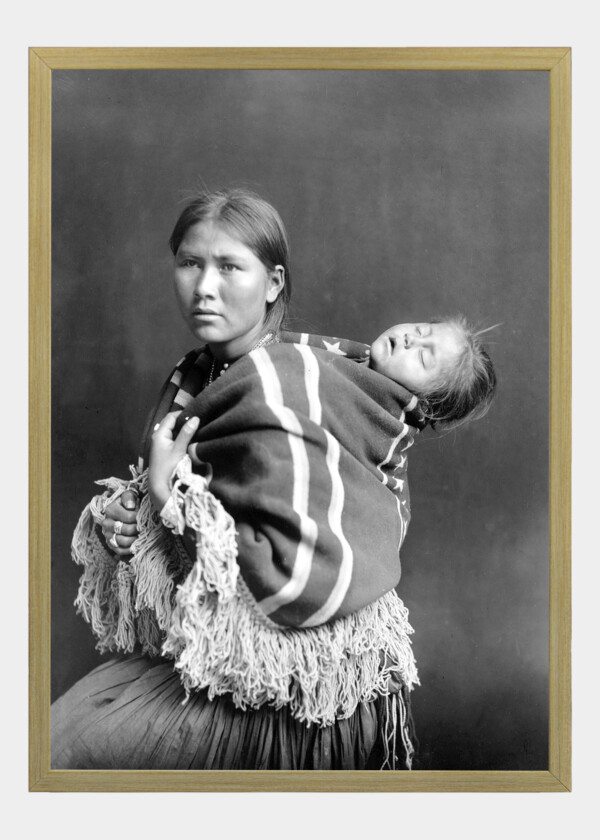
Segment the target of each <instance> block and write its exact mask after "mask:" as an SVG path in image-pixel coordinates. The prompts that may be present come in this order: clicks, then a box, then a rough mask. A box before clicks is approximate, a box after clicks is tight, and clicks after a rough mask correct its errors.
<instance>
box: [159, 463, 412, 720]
mask: <svg viewBox="0 0 600 840" xmlns="http://www.w3.org/2000/svg"><path fill="white" fill-rule="evenodd" d="M186 458H187V456H186ZM187 460H188V461H189V459H187ZM176 475H177V479H179V480H176V481H175V483H174V486H173V491H172V505H170V506H169V507H170V509H171V516H170V517H168V518H167V521H170V522H171V523H172V525H171V527H174V528H177V527H178V526H177V522H178V521H180V517H178V516H177V511H181V509H182V507H184V508H185V522H186V524H187V525H191V526H192V527H193V528H194V530H195V532H196V563H195V565H194V568H193V569H192V571H191V573H190V574H189V575H188V577H187V578H186V580H185V581H184V583H183V584H182V585H181V586H180V587H179V588H178V591H177V595H176V599H175V600H176V606H175V609H174V610H173V614H172V617H171V625H170V627H169V631H168V634H167V638H166V640H165V643H164V645H163V654H164V655H166V656H172V657H173V658H174V659H176V662H175V667H176V668H177V669H178V670H179V672H180V674H181V679H182V683H183V685H184V686H185V688H186V690H187V691H188V692H190V691H191V690H193V689H207V690H208V696H209V698H211V699H212V698H214V697H215V696H216V695H221V694H230V695H231V697H232V700H233V702H234V704H235V705H236V706H237V707H238V708H241V709H245V708H252V709H257V708H259V707H260V706H262V705H263V704H265V703H269V704H271V705H273V706H275V707H276V708H281V707H282V706H289V707H290V709H291V711H292V714H293V715H294V716H295V717H296V718H298V719H299V720H302V721H306V723H316V724H318V725H321V726H324V725H329V724H332V723H333V722H334V721H335V720H336V719H338V718H344V717H350V715H352V714H353V713H354V711H355V710H356V707H357V706H358V704H359V703H361V702H366V701H371V700H373V699H375V698H376V697H377V696H378V695H388V694H390V693H391V691H390V681H391V680H393V679H394V678H395V679H396V681H398V679H400V681H401V682H402V684H403V685H406V686H408V687H409V688H412V686H413V685H414V684H416V683H417V682H418V677H417V670H416V666H415V660H414V656H413V652H412V647H411V644H410V639H409V634H411V633H412V632H413V630H412V628H411V626H410V624H409V623H408V610H407V609H406V607H405V606H404V604H403V603H402V601H401V600H400V598H399V597H398V596H397V595H396V593H395V592H389V593H387V594H386V595H384V596H383V597H381V598H379V599H378V600H377V601H375V602H374V603H372V604H369V605H368V606H366V607H363V608H362V609H360V610H358V611H357V612H355V613H353V614H351V615H349V616H345V617H343V618H340V619H337V620H336V621H333V622H330V623H327V624H322V625H320V626H318V627H311V628H302V629H295V628H287V627H286V628H284V627H281V626H278V625H276V624H274V623H273V622H272V621H271V620H270V619H268V618H267V617H266V616H265V615H264V614H263V613H262V612H261V611H260V609H259V607H258V606H257V604H256V601H255V600H254V598H253V596H252V595H251V594H250V592H249V590H248V589H247V587H246V586H245V584H244V582H243V579H242V578H241V576H240V575H239V573H238V566H237V562H236V557H237V547H236V544H235V530H234V529H235V522H234V520H233V519H232V518H231V517H230V516H229V514H228V513H227V512H226V511H225V510H224V509H223V507H222V505H221V503H220V502H219V501H218V500H217V499H216V498H215V497H214V496H213V494H212V493H211V492H210V491H209V490H208V481H207V480H206V479H204V478H203V477H201V476H198V475H194V474H192V472H191V464H190V463H186V459H183V461H182V462H181V463H180V466H179V467H178V471H177V474H176ZM186 484H187V489H185V490H183V489H182V488H183V487H185V486H186Z"/></svg>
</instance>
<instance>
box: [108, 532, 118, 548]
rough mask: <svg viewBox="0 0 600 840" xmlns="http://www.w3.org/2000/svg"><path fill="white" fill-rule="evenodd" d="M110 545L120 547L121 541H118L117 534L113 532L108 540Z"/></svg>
mask: <svg viewBox="0 0 600 840" xmlns="http://www.w3.org/2000/svg"><path fill="white" fill-rule="evenodd" d="M108 543H109V545H112V547H113V548H119V547H120V546H119V543H118V542H117V535H116V534H113V535H112V537H111V538H110V539H109V541H108Z"/></svg>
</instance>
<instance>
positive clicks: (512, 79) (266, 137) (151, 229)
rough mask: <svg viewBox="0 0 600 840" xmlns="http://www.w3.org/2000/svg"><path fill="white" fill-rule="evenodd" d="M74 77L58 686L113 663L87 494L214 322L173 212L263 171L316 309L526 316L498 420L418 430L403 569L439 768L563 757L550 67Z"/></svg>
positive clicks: (506, 342)
mask: <svg viewBox="0 0 600 840" xmlns="http://www.w3.org/2000/svg"><path fill="white" fill-rule="evenodd" d="M52 96H53V126H52V131H53V135H52V136H53V199H52V219H53V251H52V255H53V263H52V265H53V275H52V307H53V309H52V318H53V345H52V406H53V419H52V423H53V425H52V439H53V449H52V522H53V530H52V575H53V577H52V668H53V683H52V690H53V697H57V696H59V695H60V694H61V693H62V692H63V691H65V690H66V689H67V688H68V687H69V686H70V685H71V684H72V683H73V682H74V681H75V680H76V679H77V678H79V677H80V676H82V675H83V674H84V673H86V672H87V671H88V670H90V669H91V668H92V667H93V666H95V665H96V664H98V663H99V662H100V661H101V657H100V656H99V655H98V654H97V653H96V652H95V650H94V640H93V638H92V635H91V632H90V630H89V628H88V626H87V625H86V624H85V623H84V622H83V620H82V619H81V618H80V617H77V616H76V615H75V609H74V607H73V600H74V598H75V594H76V589H77V580H78V576H79V570H78V568H77V567H76V566H75V565H74V564H73V563H72V562H71V560H70V555H69V542H70V537H71V534H72V531H73V527H74V525H75V523H76V521H77V517H78V515H79V512H80V510H81V509H82V508H83V507H84V505H85V504H86V503H87V501H88V500H89V498H90V497H91V496H92V495H93V494H94V493H95V492H96V491H97V488H96V487H95V486H94V484H93V480H94V479H97V478H103V477H106V476H109V475H120V476H126V475H128V465H129V464H130V463H133V462H134V461H135V459H136V453H137V448H138V438H139V435H140V433H141V430H142V426H143V424H144V420H145V417H146V413H147V411H148V409H149V408H150V406H151V404H152V402H153V399H154V397H155V395H156V392H157V390H158V388H159V387H160V385H161V383H162V381H163V379H164V378H165V377H166V375H167V374H168V372H169V370H170V368H171V367H172V366H173V364H175V362H177V360H178V359H179V358H180V356H181V355H182V354H183V353H184V352H186V351H187V350H189V349H190V348H191V347H192V346H194V340H193V338H192V337H191V336H190V335H188V333H187V332H186V329H185V327H184V326H183V324H182V322H181V321H180V317H179V315H178V312H177V310H176V306H175V302H174V297H173V293H172V287H171V258H170V253H169V250H168V246H167V241H168V238H169V234H170V232H171V228H172V225H173V224H174V221H175V219H176V217H177V215H178V213H179V211H180V210H181V208H182V206H183V202H184V201H185V200H186V198H187V197H189V195H190V194H191V193H192V192H193V191H194V189H195V188H196V187H198V186H201V185H207V186H208V187H211V188H214V187H219V186H227V185H242V186H248V187H251V188H253V189H255V190H256V191H258V192H260V193H261V194H262V195H264V196H265V197H266V198H267V199H269V200H270V201H271V202H272V203H273V204H274V205H275V206H276V207H277V208H278V209H279V211H280V213H281V215H282V217H283V219H284V221H285V223H286V225H287V228H288V231H289V234H290V240H291V243H292V278H293V287H294V289H293V311H292V316H293V321H292V326H293V328H296V329H302V330H309V331H312V332H316V333H322V334H328V335H337V336H346V337H350V338H354V339H357V340H361V341H366V342H370V341H371V340H372V339H373V338H375V337H376V336H377V335H378V333H379V332H380V331H381V330H382V329H383V328H385V327H387V326H389V325H391V324H393V323H398V322H400V321H412V320H422V319H427V318H429V317H431V316H436V315H444V314H448V313H456V312H463V313H465V314H466V315H467V316H468V317H469V318H470V319H472V320H473V321H475V322H477V323H482V324H483V325H491V324H495V323H498V322H501V326H500V327H499V328H498V329H496V330H495V331H494V332H493V333H492V334H491V335H490V341H491V342H492V343H491V352H492V355H493V358H494V360H495V363H496V366H497V371H498V375H499V379H500V387H499V393H498V397H497V401H496V403H495V404H494V406H493V407H492V409H491V411H490V412H489V414H488V416H487V418H485V419H484V420H482V421H480V422H479V423H476V424H474V425H473V426H471V427H468V428H466V429H464V430H461V431H459V432H457V433H455V434H448V435H446V436H440V435H436V434H431V433H427V434H425V435H424V436H423V437H422V439H421V440H420V441H419V442H418V443H417V444H416V445H415V446H414V448H413V449H412V450H411V452H410V455H409V464H410V468H409V475H410V487H411V495H412V510H413V521H412V523H411V526H410V528H409V532H408V536H407V539H406V542H405V545H404V547H403V550H402V561H403V574H402V580H401V583H400V587H399V592H400V594H401V597H402V598H403V599H404V601H405V603H406V604H407V606H408V607H409V609H410V615H411V622H412V624H413V626H414V629H415V634H414V637H413V645H414V650H415V654H416V657H417V661H418V666H419V673H420V679H421V687H419V688H417V689H416V690H415V692H414V695H413V703H414V715H415V721H416V725H417V729H418V735H419V738H420V745H421V751H420V761H419V764H418V767H419V768H420V769H492V770H495V769H498V770H500V769H523V770H533V769H545V768H547V725H548V703H547V689H548V645H547V639H548V492H547V481H548V451H547V447H548V343H549V341H548V160H549V157H548V152H549V149H548V129H549V124H548V118H549V107H548V74H547V73H542V72H457V71H440V72H425V71H402V72H400V71H377V72H374V71H371V72H370V71H364V72H363V71H216V70H212V71H210V70H208V71H168V70H164V71H155V70H143V71H132V70H128V71H107V70H102V71H95V72H89V71H83V70H79V71H56V70H55V71H54V73H53V93H52Z"/></svg>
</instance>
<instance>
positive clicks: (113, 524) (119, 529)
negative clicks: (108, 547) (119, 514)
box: [102, 519, 138, 537]
mask: <svg viewBox="0 0 600 840" xmlns="http://www.w3.org/2000/svg"><path fill="white" fill-rule="evenodd" d="M102 530H103V531H104V532H105V534H107V535H108V536H109V537H112V535H113V534H115V533H116V534H122V535H123V536H124V537H136V536H137V534H138V527H137V525H136V524H135V523H133V524H130V523H127V522H123V520H121V519H114V520H113V519H105V520H104V522H103V523H102Z"/></svg>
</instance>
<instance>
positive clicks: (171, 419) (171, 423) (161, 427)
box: [152, 411, 181, 438]
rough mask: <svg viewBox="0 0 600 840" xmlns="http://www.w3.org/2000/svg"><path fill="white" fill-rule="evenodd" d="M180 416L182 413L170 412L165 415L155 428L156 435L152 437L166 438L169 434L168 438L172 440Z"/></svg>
mask: <svg viewBox="0 0 600 840" xmlns="http://www.w3.org/2000/svg"><path fill="white" fill-rule="evenodd" d="M180 414H181V411H170V412H169V413H168V414H165V416H164V417H163V419H162V420H161V421H160V423H157V424H156V426H155V427H154V433H153V435H152V437H153V438H156V437H163V436H165V433H169V434H168V437H169V438H171V437H172V434H171V432H172V431H173V429H174V428H175V423H176V422H177V418H178V417H179V415H180Z"/></svg>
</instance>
